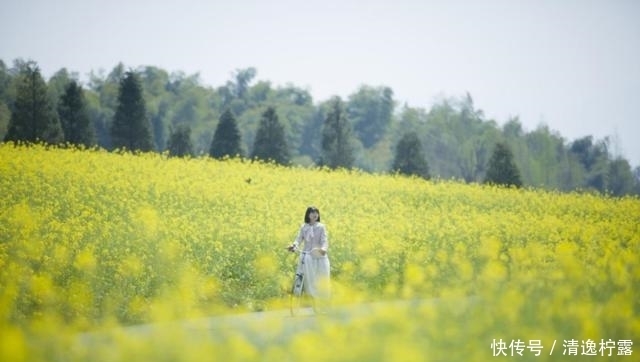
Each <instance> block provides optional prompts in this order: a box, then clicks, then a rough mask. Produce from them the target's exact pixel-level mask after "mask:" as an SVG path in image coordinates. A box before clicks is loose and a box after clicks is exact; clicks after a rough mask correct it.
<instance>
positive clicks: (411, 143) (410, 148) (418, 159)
mask: <svg viewBox="0 0 640 362" xmlns="http://www.w3.org/2000/svg"><path fill="white" fill-rule="evenodd" d="M392 171H397V172H399V173H401V174H404V175H416V176H420V177H423V178H425V179H429V165H428V163H427V161H426V159H425V158H424V154H423V151H422V143H421V142H420V139H418V136H417V135H416V134H415V133H406V134H405V135H404V136H402V138H401V139H400V141H398V145H397V146H396V157H395V159H394V161H393V166H392Z"/></svg>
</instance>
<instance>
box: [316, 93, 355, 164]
mask: <svg viewBox="0 0 640 362" xmlns="http://www.w3.org/2000/svg"><path fill="white" fill-rule="evenodd" d="M351 139H352V135H351V126H350V124H349V122H348V120H347V117H346V113H345V111H344V105H343V104H342V100H341V99H340V98H339V97H335V98H334V99H333V100H332V102H331V109H330V110H329V112H328V114H327V118H326V119H325V121H324V125H323V127H322V154H321V157H322V159H321V162H320V164H321V165H323V166H329V167H330V168H338V167H344V168H351V167H352V166H353V163H354V161H355V157H354V155H353V153H354V151H353V145H352V144H351V142H352V140H351Z"/></svg>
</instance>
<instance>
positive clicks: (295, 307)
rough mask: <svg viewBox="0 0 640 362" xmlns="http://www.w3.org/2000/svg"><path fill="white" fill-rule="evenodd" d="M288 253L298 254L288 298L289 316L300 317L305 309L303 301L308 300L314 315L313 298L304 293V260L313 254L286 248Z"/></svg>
mask: <svg viewBox="0 0 640 362" xmlns="http://www.w3.org/2000/svg"><path fill="white" fill-rule="evenodd" d="M287 250H289V251H290V252H293V253H297V254H299V259H298V267H297V268H296V273H295V276H294V278H293V286H292V287H291V294H290V296H289V310H290V312H291V316H292V317H295V316H298V315H302V314H303V312H304V311H305V310H307V308H305V307H304V303H303V301H304V300H305V299H308V298H310V300H311V308H312V310H313V312H314V313H315V311H316V307H315V302H314V299H313V297H310V296H308V295H307V293H306V292H305V284H304V262H305V261H304V260H305V256H306V255H307V254H311V253H313V250H312V251H304V250H298V249H290V248H287Z"/></svg>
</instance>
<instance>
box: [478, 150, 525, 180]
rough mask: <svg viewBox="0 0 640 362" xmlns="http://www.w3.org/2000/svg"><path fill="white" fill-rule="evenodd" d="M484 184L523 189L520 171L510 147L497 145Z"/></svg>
mask: <svg viewBox="0 0 640 362" xmlns="http://www.w3.org/2000/svg"><path fill="white" fill-rule="evenodd" d="M484 183H488V184H497V185H505V186H515V187H521V186H522V180H521V179H520V171H519V170H518V167H517V166H516V164H515V162H514V161H513V154H512V153H511V150H510V149H509V147H508V146H507V145H506V144H505V143H502V142H498V143H497V144H496V147H495V149H494V150H493V154H492V155H491V159H490V160H489V166H488V167H487V174H486V176H485V180H484Z"/></svg>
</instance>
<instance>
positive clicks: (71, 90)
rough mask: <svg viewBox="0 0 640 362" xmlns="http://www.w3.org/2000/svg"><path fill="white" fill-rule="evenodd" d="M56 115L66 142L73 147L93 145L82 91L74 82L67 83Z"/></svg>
mask: <svg viewBox="0 0 640 362" xmlns="http://www.w3.org/2000/svg"><path fill="white" fill-rule="evenodd" d="M58 115H59V116H60V123H61V125H62V130H63V131H64V138H65V141H66V142H69V143H71V144H75V145H85V146H91V145H95V143H96V136H95V132H94V129H93V126H92V125H91V120H90V119H89V112H88V109H87V104H86V101H85V98H84V91H83V89H82V86H80V85H78V83H76V81H71V82H69V84H67V86H66V88H65V91H64V94H63V95H62V96H61V97H60V102H59V104H58Z"/></svg>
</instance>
